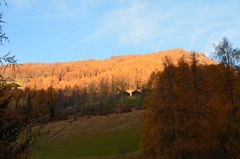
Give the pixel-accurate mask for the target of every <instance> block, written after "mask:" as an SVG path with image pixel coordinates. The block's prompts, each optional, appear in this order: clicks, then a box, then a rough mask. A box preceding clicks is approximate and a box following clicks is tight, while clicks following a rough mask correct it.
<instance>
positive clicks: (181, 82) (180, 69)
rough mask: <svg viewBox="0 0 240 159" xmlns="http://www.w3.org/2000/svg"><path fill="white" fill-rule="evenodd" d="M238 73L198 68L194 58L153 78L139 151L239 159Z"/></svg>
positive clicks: (164, 158)
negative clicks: (140, 149) (142, 149)
mask: <svg viewBox="0 0 240 159" xmlns="http://www.w3.org/2000/svg"><path fill="white" fill-rule="evenodd" d="M239 77H240V71H239V69H238V68H237V67H234V66H231V65H226V64H224V63H223V64H217V65H201V64H200V63H199V61H198V59H197V56H196V54H195V53H193V54H192V55H191V62H190V63H189V62H186V59H185V57H184V56H183V57H182V58H180V59H179V60H178V64H177V65H174V64H173V61H172V59H171V58H168V57H166V58H165V61H164V70H163V72H159V71H158V72H154V73H152V75H151V77H150V80H149V81H148V84H147V88H146V92H147V93H146V96H145V99H144V103H145V104H144V105H145V106H146V108H147V112H146V114H145V118H144V127H143V130H142V143H141V145H142V147H143V148H144V150H145V153H146V155H147V156H148V157H147V158H158V159H208V158H209V159H210V158H211V159H230V158H232V159H237V158H240V146H239V145H240V125H239V124H240V114H239V113H240V78H239Z"/></svg>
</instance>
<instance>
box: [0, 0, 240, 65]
mask: <svg viewBox="0 0 240 159" xmlns="http://www.w3.org/2000/svg"><path fill="white" fill-rule="evenodd" d="M6 1H7V4H8V5H7V6H4V5H1V6H0V8H1V11H2V13H3V17H4V21H6V24H4V26H3V31H4V32H6V34H7V36H8V37H9V43H5V45H4V46H0V47H1V55H3V54H4V53H6V52H8V51H10V52H11V54H12V55H15V56H16V58H17V59H18V61H19V62H20V63H23V62H61V61H72V60H84V59H104V58H109V57H111V56H114V55H124V54H143V53H151V52H155V51H160V50H167V49H172V48H184V49H186V50H195V51H201V52H204V53H205V54H206V55H211V52H212V51H213V43H215V44H217V43H218V42H219V41H220V40H221V39H222V38H223V37H224V36H226V37H228V38H229V39H230V41H231V42H232V43H233V44H234V45H233V46H236V47H237V46H240V14H239V8H240V1H239V0H6Z"/></svg>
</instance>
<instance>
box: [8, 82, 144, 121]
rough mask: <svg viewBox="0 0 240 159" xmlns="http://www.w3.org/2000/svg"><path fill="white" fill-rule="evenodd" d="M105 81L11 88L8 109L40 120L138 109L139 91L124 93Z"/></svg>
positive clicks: (139, 106)
mask: <svg viewBox="0 0 240 159" xmlns="http://www.w3.org/2000/svg"><path fill="white" fill-rule="evenodd" d="M108 86H109V83H108V82H107V81H102V82H101V85H98V86H96V85H93V84H92V85H89V86H88V87H86V88H84V89H81V88H79V87H77V86H75V87H73V88H70V87H69V88H68V87H67V88H65V89H54V88H53V87H49V88H48V89H47V90H44V89H41V90H36V89H35V90H34V89H30V88H25V89H24V90H22V89H15V90H12V98H11V101H10V102H9V103H8V109H9V110H11V111H15V112H17V113H18V114H21V115H24V116H28V117H29V118H31V119H38V118H40V119H43V120H44V121H48V120H52V119H53V120H56V119H64V118H66V117H67V116H68V115H73V114H78V115H80V116H82V115H106V114H110V113H121V112H129V111H132V110H134V109H140V108H141V103H142V95H141V94H139V95H134V96H126V95H124V94H122V93H121V91H117V90H114V91H113V90H109V87H108ZM123 90H124V89H123Z"/></svg>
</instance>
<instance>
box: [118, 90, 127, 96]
mask: <svg viewBox="0 0 240 159" xmlns="http://www.w3.org/2000/svg"><path fill="white" fill-rule="evenodd" d="M118 95H119V96H130V93H128V92H127V91H119V92H118Z"/></svg>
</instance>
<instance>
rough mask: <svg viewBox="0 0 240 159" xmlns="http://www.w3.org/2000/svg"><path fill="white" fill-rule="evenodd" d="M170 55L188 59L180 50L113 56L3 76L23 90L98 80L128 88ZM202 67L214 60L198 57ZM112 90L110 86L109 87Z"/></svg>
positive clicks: (23, 68)
mask: <svg viewBox="0 0 240 159" xmlns="http://www.w3.org/2000/svg"><path fill="white" fill-rule="evenodd" d="M166 55H169V56H170V57H171V58H172V59H173V61H174V62H175V63H177V59H178V58H180V57H181V56H183V55H185V56H189V55H190V52H188V51H185V50H183V49H173V50H167V51H161V52H156V53H152V54H145V55H126V56H114V57H112V58H110V59H104V60H86V61H73V62H63V63H52V64H44V63H27V64H22V65H19V69H16V70H15V71H14V70H12V69H10V68H7V69H6V70H5V77H6V78H8V77H9V78H10V79H11V78H12V79H15V80H17V81H18V82H19V83H21V85H22V84H23V87H29V88H31V89H38V90H40V89H45V90H46V89H47V88H48V87H50V86H52V87H53V88H56V89H65V87H74V86H78V87H82V88H83V87H86V86H88V85H91V84H95V85H98V84H100V82H101V80H102V79H104V80H107V81H109V83H117V82H118V83H121V82H123V81H124V83H125V84H126V85H127V87H128V88H134V89H136V88H137V87H139V86H141V85H143V84H145V83H146V82H147V80H148V79H149V76H150V74H151V73H152V72H153V71H155V70H159V71H161V70H162V68H163V66H162V60H163V57H164V56H166ZM197 56H198V58H199V62H200V63H202V64H212V63H214V61H213V60H211V59H209V58H208V57H206V56H204V55H203V54H198V55H197ZM110 87H111V86H110Z"/></svg>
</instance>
